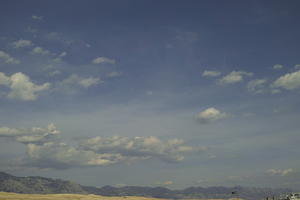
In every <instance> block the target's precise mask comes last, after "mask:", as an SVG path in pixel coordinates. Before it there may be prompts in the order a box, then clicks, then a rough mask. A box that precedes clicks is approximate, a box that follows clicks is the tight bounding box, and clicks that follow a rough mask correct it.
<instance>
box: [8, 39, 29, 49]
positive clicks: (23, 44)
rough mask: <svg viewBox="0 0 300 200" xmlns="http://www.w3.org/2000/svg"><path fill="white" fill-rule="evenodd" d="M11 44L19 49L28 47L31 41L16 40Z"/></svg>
mask: <svg viewBox="0 0 300 200" xmlns="http://www.w3.org/2000/svg"><path fill="white" fill-rule="evenodd" d="M12 45H13V47H14V48H16V49H19V48H23V47H30V46H32V45H33V43H32V41H30V40H17V41H15V42H13V43H12Z"/></svg>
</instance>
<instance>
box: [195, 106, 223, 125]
mask: <svg viewBox="0 0 300 200" xmlns="http://www.w3.org/2000/svg"><path fill="white" fill-rule="evenodd" d="M226 117H228V114H227V113H225V112H221V111H220V110H218V109H216V108H213V107H211V108H207V109H206V110H204V111H202V112H200V113H198V114H197V116H196V119H197V120H199V121H200V122H201V123H209V122H213V121H217V120H220V119H224V118H226Z"/></svg>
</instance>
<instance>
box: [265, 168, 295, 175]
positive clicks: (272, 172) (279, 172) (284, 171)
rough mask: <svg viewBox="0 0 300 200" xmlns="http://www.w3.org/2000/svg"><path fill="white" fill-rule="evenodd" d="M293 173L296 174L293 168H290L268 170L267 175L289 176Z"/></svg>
mask: <svg viewBox="0 0 300 200" xmlns="http://www.w3.org/2000/svg"><path fill="white" fill-rule="evenodd" d="M293 172H294V170H293V169H291V168H289V169H268V170H267V173H268V174H270V175H272V176H287V175H289V174H291V173H293Z"/></svg>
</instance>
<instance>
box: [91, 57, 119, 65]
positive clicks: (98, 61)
mask: <svg viewBox="0 0 300 200" xmlns="http://www.w3.org/2000/svg"><path fill="white" fill-rule="evenodd" d="M92 63H94V64H102V63H103V64H105V63H106V64H115V63H116V61H115V60H114V59H110V58H106V57H98V58H95V59H94V60H92Z"/></svg>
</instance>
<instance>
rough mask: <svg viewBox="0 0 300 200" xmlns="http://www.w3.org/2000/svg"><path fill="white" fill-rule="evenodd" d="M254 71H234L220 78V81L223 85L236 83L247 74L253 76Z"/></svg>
mask: <svg viewBox="0 0 300 200" xmlns="http://www.w3.org/2000/svg"><path fill="white" fill-rule="evenodd" d="M252 75H253V73H252V72H245V71H232V72H230V73H229V74H227V75H226V76H224V77H223V78H221V79H219V81H218V83H219V84H222V85H226V84H234V83H238V82H242V81H243V80H244V77H245V76H252Z"/></svg>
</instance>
